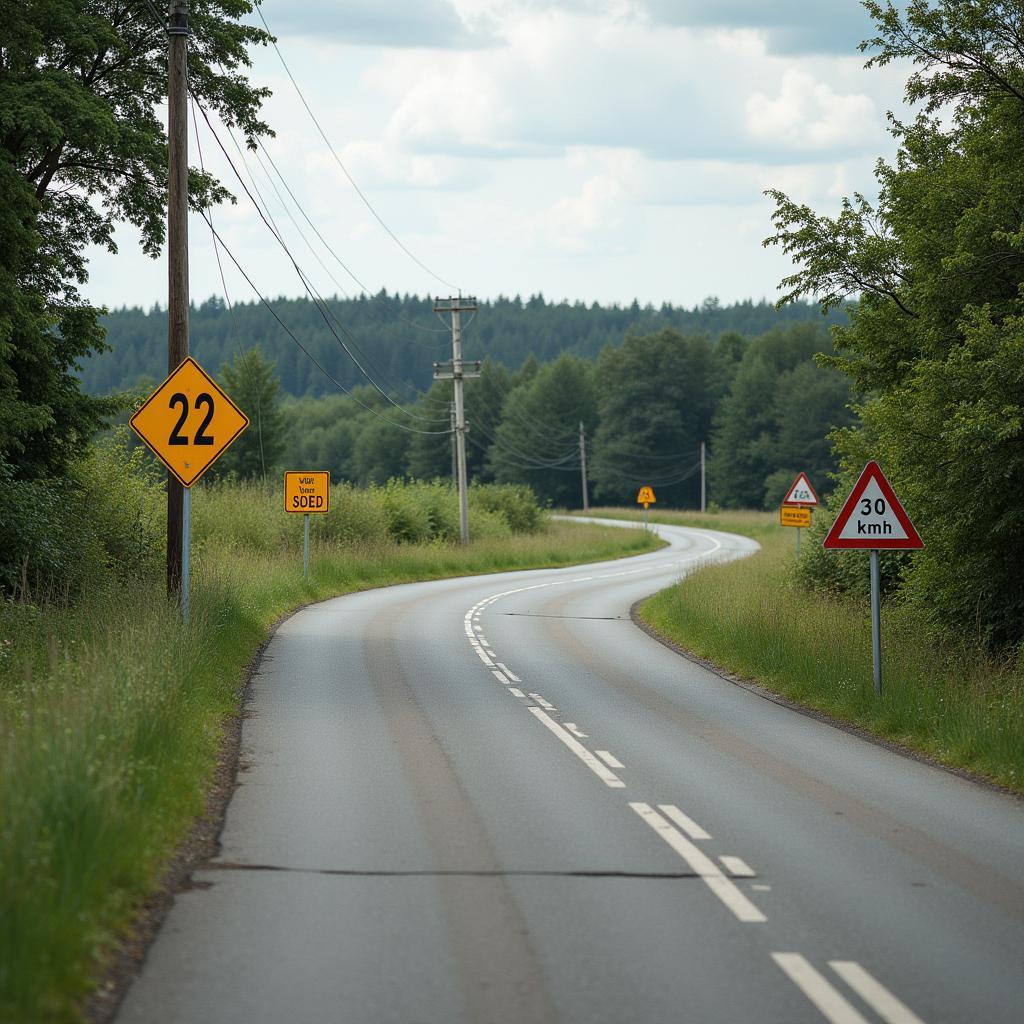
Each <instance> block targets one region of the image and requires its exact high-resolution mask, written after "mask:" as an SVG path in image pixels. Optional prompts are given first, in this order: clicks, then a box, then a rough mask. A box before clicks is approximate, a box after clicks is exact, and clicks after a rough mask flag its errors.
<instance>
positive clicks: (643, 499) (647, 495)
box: [636, 487, 658, 508]
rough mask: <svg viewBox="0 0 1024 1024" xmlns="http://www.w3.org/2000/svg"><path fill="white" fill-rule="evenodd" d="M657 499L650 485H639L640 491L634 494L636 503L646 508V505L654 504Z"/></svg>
mask: <svg viewBox="0 0 1024 1024" xmlns="http://www.w3.org/2000/svg"><path fill="white" fill-rule="evenodd" d="M657 500H658V499H657V498H656V497H655V496H654V489H653V488H652V487H641V488H640V493H639V494H638V495H637V496H636V503H637V504H638V505H643V507H644V508H647V506H648V505H654V504H655V503H656V502H657Z"/></svg>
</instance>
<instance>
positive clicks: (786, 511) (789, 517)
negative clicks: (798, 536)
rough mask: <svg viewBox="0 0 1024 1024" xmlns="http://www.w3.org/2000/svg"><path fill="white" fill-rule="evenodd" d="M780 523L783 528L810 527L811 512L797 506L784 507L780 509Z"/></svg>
mask: <svg viewBox="0 0 1024 1024" xmlns="http://www.w3.org/2000/svg"><path fill="white" fill-rule="evenodd" d="M779 522H780V523H781V524H782V525H783V526H810V525H811V510H810V509H809V508H801V507H799V506H797V505H783V506H782V507H781V508H780V509H779Z"/></svg>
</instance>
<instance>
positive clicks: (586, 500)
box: [580, 420, 590, 512]
mask: <svg viewBox="0 0 1024 1024" xmlns="http://www.w3.org/2000/svg"><path fill="white" fill-rule="evenodd" d="M580 477H581V478H582V482H583V511H584V512H589V511H590V496H589V495H588V494H587V437H586V434H584V433H583V420H580Z"/></svg>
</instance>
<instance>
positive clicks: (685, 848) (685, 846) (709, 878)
mask: <svg viewBox="0 0 1024 1024" xmlns="http://www.w3.org/2000/svg"><path fill="white" fill-rule="evenodd" d="M629 806H630V807H631V808H632V809H633V810H634V811H635V812H636V813H637V814H638V815H639V816H640V817H641V818H642V819H643V820H644V821H645V822H647V824H648V825H650V827H651V828H652V829H653V830H654V831H655V832H657V834H658V835H659V836H661V838H662V839H664V840H665V842H666V843H668V845H669V846H671V847H672V849H673V850H675V851H676V853H678V854H679V856H680V857H682V858H683V860H685V861H686V863H687V864H689V865H690V867H691V868H692V869H693V871H694V872H695V873H696V874H697V875H699V876H700V877H701V878H702V879H703V880H704V884H705V885H706V886H707V887H708V888H709V889H710V890H711V891H712V892H713V893H714V894H715V895H716V896H717V897H718V898H719V899H720V900H721V901H722V902H723V903H724V904H725V905H726V906H727V907H728V908H729V909H730V910H731V911H732V912H733V914H735V915H736V918H737V919H738V920H740V921H743V922H744V923H745V924H759V923H761V922H762V921H767V920H768V918H766V917H765V916H764V914H762V913H761V911H760V910H758V909H757V907H755V906H754V904H753V903H751V902H750V900H749V899H747V897H746V896H744V895H743V893H742V892H740V890H739V889H737V888H736V886H735V884H734V883H733V882H732V881H730V879H728V878H726V877H725V875H723V874H722V870H721V868H719V866H718V865H717V864H716V863H715V862H714V861H713V860H712V859H711V858H710V857H708V856H707V855H706V854H704V853H703V852H701V850H699V849H698V848H697V847H696V846H694V845H693V843H691V842H690V840H689V839H687V838H686V836H684V835H683V834H682V832H680V831H678V830H677V829H674V828H673V827H672V826H671V825H670V824H669V823H668V822H667V821H666V820H665V819H664V818H663V817H662V816H661V815H660V814H659V813H658V812H657V811H656V810H655V809H654V808H653V807H651V806H650V805H648V804H644V803H630V805H629Z"/></svg>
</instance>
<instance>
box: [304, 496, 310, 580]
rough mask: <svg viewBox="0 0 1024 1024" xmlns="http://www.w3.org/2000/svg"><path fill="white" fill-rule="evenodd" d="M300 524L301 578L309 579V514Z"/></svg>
mask: <svg viewBox="0 0 1024 1024" xmlns="http://www.w3.org/2000/svg"><path fill="white" fill-rule="evenodd" d="M302 518H303V520H304V522H303V524H302V578H303V579H304V580H308V579H309V513H308V512H307V513H306V514H305V515H304V516H303V517H302Z"/></svg>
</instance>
